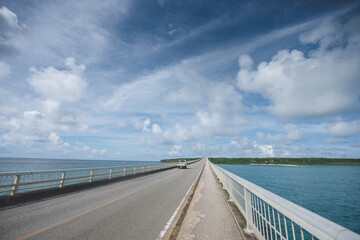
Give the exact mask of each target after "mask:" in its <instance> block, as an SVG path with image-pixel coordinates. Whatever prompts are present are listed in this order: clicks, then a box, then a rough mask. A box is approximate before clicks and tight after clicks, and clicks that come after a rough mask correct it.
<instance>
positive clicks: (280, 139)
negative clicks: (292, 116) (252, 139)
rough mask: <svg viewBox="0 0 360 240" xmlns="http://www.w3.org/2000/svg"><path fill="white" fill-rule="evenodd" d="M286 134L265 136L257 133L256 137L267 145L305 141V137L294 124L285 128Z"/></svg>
mask: <svg viewBox="0 0 360 240" xmlns="http://www.w3.org/2000/svg"><path fill="white" fill-rule="evenodd" d="M284 130H285V131H286V134H274V135H271V134H267V135H265V134H264V133H262V132H257V133H256V136H257V138H258V139H259V141H260V142H266V143H277V144H279V143H280V144H287V145H289V144H293V143H295V142H299V141H303V140H304V139H305V136H304V135H303V133H302V132H301V131H300V130H299V129H298V128H297V126H296V125H294V124H286V125H285V126H284Z"/></svg>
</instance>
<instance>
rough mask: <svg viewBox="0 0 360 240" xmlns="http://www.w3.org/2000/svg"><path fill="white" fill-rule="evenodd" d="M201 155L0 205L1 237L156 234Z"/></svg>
mask: <svg viewBox="0 0 360 240" xmlns="http://www.w3.org/2000/svg"><path fill="white" fill-rule="evenodd" d="M204 164H205V160H201V161H199V162H197V163H194V164H191V165H189V166H188V169H171V170H167V171H163V172H158V173H155V174H151V175H145V176H141V177H138V178H134V179H129V180H124V181H121V182H116V183H111V184H108V185H104V186H100V187H94V188H91V189H86V190H81V191H77V192H73V193H70V194H67V195H61V196H55V197H52V198H50V199H45V200H40V201H36V202H32V203H27V204H23V205H18V206H12V207H9V208H6V209H2V210H0V239H46V240H48V239H97V240H100V239H144V240H145V239H151V240H154V239H156V238H157V237H158V236H159V234H160V232H161V231H162V230H163V228H164V226H165V225H166V223H167V222H168V220H169V219H170V217H171V216H172V214H173V212H174V211H175V209H176V208H177V207H178V206H179V204H180V202H181V201H182V199H183V198H184V197H185V194H186V192H187V191H188V190H189V188H190V186H191V184H192V183H193V182H194V180H195V179H196V177H197V176H198V174H199V173H200V171H201V169H202V167H203V166H204Z"/></svg>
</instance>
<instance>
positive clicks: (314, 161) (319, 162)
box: [209, 158, 360, 166]
mask: <svg viewBox="0 0 360 240" xmlns="http://www.w3.org/2000/svg"><path fill="white" fill-rule="evenodd" d="M209 160H210V161H211V162H212V163H214V164H242V165H249V164H254V165H256V164H259V165H312V166H360V159H354V158H343V159H341V158H209Z"/></svg>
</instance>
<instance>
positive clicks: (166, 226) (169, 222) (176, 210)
mask: <svg viewBox="0 0 360 240" xmlns="http://www.w3.org/2000/svg"><path fill="white" fill-rule="evenodd" d="M200 173H201V171H200V172H199V174H198V175H197V177H196V178H195V181H194V182H193V183H192V184H191V186H190V188H189V190H188V191H187V192H186V194H185V197H184V198H183V199H182V200H181V202H180V204H179V206H178V207H177V208H176V209H175V211H174V213H173V214H172V215H171V217H170V219H169V221H168V222H167V223H166V225H165V227H164V228H163V230H162V231H161V232H160V235H159V237H158V238H157V239H156V240H162V238H163V237H164V236H165V234H166V232H167V230H168V229H169V227H170V225H171V224H172V222H173V221H174V219H175V217H176V215H177V214H178V212H179V210H180V208H181V206H182V204H183V203H184V201H185V199H186V198H187V196H188V195H189V193H190V190H191V188H192V187H193V186H194V184H195V182H196V180H197V179H198V177H199V176H200Z"/></svg>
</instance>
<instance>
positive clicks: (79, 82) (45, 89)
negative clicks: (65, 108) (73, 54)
mask: <svg viewBox="0 0 360 240" xmlns="http://www.w3.org/2000/svg"><path fill="white" fill-rule="evenodd" d="M65 65H66V66H67V67H68V69H69V70H58V69H56V68H54V67H53V66H50V67H47V68H44V69H36V68H35V67H32V68H31V69H30V73H31V76H30V79H29V82H30V84H31V85H32V86H33V87H34V89H35V91H36V92H37V93H38V94H40V95H41V96H42V97H44V98H45V99H48V100H55V101H58V102H74V101H77V100H79V99H80V98H81V96H82V95H83V93H84V90H85V88H86V86H87V83H86V80H85V77H84V75H83V72H84V70H85V66H84V65H82V64H80V65H76V63H75V59H74V58H67V59H66V60H65Z"/></svg>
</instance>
